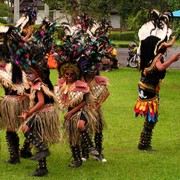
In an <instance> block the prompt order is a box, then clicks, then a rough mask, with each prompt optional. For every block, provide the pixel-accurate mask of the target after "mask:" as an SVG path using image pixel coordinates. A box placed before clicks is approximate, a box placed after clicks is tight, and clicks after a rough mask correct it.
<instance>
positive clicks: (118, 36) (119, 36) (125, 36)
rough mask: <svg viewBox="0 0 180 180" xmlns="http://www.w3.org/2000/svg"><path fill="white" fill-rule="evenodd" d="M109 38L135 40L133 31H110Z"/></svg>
mask: <svg viewBox="0 0 180 180" xmlns="http://www.w3.org/2000/svg"><path fill="white" fill-rule="evenodd" d="M109 38H110V39H112V40H119V41H134V40H135V32H134V31H127V32H120V31H119V32H113V31H112V32H111V33H110V35H109Z"/></svg>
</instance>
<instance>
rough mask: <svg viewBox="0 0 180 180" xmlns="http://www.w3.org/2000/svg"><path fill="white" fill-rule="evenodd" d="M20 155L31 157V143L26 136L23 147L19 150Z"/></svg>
mask: <svg viewBox="0 0 180 180" xmlns="http://www.w3.org/2000/svg"><path fill="white" fill-rule="evenodd" d="M20 157H22V158H30V157H32V153H31V143H30V141H29V140H28V139H27V138H26V139H25V140H24V144H23V147H22V148H21V150H20Z"/></svg>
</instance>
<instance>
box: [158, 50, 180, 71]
mask: <svg viewBox="0 0 180 180" xmlns="http://www.w3.org/2000/svg"><path fill="white" fill-rule="evenodd" d="M161 58H163V55H161V56H159V60H157V62H156V64H155V66H156V68H157V69H158V70H159V71H163V70H165V69H167V68H168V67H169V66H170V65H171V64H172V63H174V62H176V61H178V60H179V58H180V53H177V54H174V55H172V56H171V57H170V59H169V60H168V61H166V62H164V63H162V62H161Z"/></svg>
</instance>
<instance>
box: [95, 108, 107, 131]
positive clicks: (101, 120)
mask: <svg viewBox="0 0 180 180" xmlns="http://www.w3.org/2000/svg"><path fill="white" fill-rule="evenodd" d="M97 114H98V117H97V125H96V131H97V132H102V130H103V129H104V128H106V127H107V126H106V122H105V118H104V115H103V111H102V109H101V108H99V109H98V110H97Z"/></svg>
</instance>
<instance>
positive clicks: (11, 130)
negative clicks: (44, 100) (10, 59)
mask: <svg viewBox="0 0 180 180" xmlns="http://www.w3.org/2000/svg"><path fill="white" fill-rule="evenodd" d="M0 82H1V84H2V86H3V88H4V92H5V96H4V97H3V99H2V100H1V101H0V107H1V108H0V114H1V120H0V121H1V122H0V129H4V130H6V141H7V144H8V149H9V153H10V159H9V160H7V161H6V162H7V163H10V164H17V163H20V159H19V136H18V134H17V131H18V129H19V127H20V125H21V120H20V119H19V118H18V115H19V114H20V113H21V112H22V110H23V109H24V108H27V107H28V106H29V99H28V98H27V96H25V95H24V93H25V92H26V90H28V89H29V84H28V81H27V79H26V75H25V73H24V72H23V71H21V69H20V68H19V67H18V66H17V65H16V64H14V63H3V64H1V67H0Z"/></svg>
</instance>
